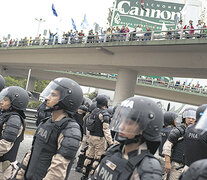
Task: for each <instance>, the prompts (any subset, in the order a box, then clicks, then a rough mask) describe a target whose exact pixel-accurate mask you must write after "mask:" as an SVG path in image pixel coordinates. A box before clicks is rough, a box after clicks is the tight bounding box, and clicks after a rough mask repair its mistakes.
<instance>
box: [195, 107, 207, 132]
mask: <svg viewBox="0 0 207 180" xmlns="http://www.w3.org/2000/svg"><path fill="white" fill-rule="evenodd" d="M195 128H196V129H201V130H203V131H207V109H206V110H205V111H204V113H203V114H202V116H201V118H200V119H199V121H198V123H197V124H196V127H195Z"/></svg>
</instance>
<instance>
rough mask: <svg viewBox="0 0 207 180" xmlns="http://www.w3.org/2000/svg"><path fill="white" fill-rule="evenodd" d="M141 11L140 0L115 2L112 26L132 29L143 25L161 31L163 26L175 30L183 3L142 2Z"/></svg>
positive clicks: (155, 0)
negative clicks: (125, 26)
mask: <svg viewBox="0 0 207 180" xmlns="http://www.w3.org/2000/svg"><path fill="white" fill-rule="evenodd" d="M144 7H145V9H146V11H145V10H143V9H142V8H141V0H116V2H115V5H114V11H113V16H112V21H111V25H112V26H124V25H127V26H128V27H131V28H134V27H136V26H137V25H142V26H143V27H145V24H147V25H148V26H151V27H154V26H155V25H156V30H161V29H162V25H163V24H165V25H166V27H167V28H169V27H173V28H175V24H176V23H177V22H178V20H179V19H181V13H180V11H181V10H182V9H183V7H184V3H180V2H179V3H176V0H174V1H169V0H168V1H164V0H144Z"/></svg>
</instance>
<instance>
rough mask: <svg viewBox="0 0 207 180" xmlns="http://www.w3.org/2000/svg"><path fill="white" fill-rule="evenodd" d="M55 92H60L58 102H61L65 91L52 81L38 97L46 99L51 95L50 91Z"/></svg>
mask: <svg viewBox="0 0 207 180" xmlns="http://www.w3.org/2000/svg"><path fill="white" fill-rule="evenodd" d="M54 90H57V91H59V92H60V99H59V101H61V100H62V99H63V98H64V97H65V94H66V89H65V88H63V87H61V86H60V85H59V84H57V83H56V82H54V81H51V82H50V83H49V84H48V86H47V87H46V88H45V89H44V90H43V91H42V93H41V94H40V97H42V98H44V99H47V97H48V96H49V95H50V94H51V92H52V91H54Z"/></svg>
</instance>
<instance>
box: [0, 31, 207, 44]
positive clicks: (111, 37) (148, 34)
mask: <svg viewBox="0 0 207 180" xmlns="http://www.w3.org/2000/svg"><path fill="white" fill-rule="evenodd" d="M192 31H194V33H193V34H191V32H192ZM178 39H207V28H201V29H181V30H167V31H153V30H152V31H144V32H128V33H112V34H101V35H88V36H78V35H74V36H69V37H62V36H59V37H57V36H54V37H51V38H49V39H46V38H35V39H21V40H12V39H10V40H6V41H3V42H1V41H0V48H1V47H4V48H5V47H7V48H9V47H30V46H47V45H67V44H87V43H107V42H115V41H118V42H124V41H154V40H178Z"/></svg>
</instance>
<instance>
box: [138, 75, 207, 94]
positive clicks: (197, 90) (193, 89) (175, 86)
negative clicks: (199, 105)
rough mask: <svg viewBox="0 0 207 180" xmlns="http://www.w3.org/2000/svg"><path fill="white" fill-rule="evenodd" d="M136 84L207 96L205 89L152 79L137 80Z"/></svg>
mask: <svg viewBox="0 0 207 180" xmlns="http://www.w3.org/2000/svg"><path fill="white" fill-rule="evenodd" d="M137 83H141V84H146V85H153V86H159V87H165V88H170V89H175V90H180V91H186V92H192V93H201V94H204V95H207V88H197V87H193V86H187V85H182V84H175V83H174V82H166V81H158V80H153V79H142V78H137Z"/></svg>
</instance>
